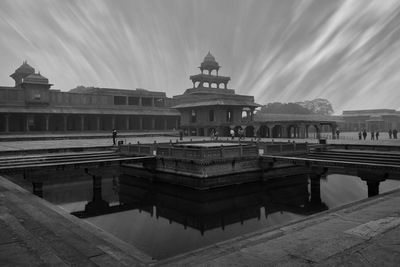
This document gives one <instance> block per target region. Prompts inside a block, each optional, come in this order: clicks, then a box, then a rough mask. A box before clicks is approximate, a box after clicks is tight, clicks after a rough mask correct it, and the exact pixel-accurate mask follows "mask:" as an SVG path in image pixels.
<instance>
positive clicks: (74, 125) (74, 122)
mask: <svg viewBox="0 0 400 267" xmlns="http://www.w3.org/2000/svg"><path fill="white" fill-rule="evenodd" d="M80 128H81V117H80V116H79V115H68V117H67V130H68V131H79V130H80Z"/></svg>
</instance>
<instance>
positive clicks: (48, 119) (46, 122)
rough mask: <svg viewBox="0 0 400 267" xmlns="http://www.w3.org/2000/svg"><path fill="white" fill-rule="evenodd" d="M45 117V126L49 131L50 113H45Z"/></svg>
mask: <svg viewBox="0 0 400 267" xmlns="http://www.w3.org/2000/svg"><path fill="white" fill-rule="evenodd" d="M44 119H45V126H44V127H45V131H46V132H48V131H49V128H50V127H49V121H50V115H45V116H44Z"/></svg>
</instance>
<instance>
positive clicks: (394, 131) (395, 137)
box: [393, 129, 397, 139]
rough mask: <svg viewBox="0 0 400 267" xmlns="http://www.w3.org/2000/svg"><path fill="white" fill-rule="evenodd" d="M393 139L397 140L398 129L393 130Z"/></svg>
mask: <svg viewBox="0 0 400 267" xmlns="http://www.w3.org/2000/svg"><path fill="white" fill-rule="evenodd" d="M393 138H394V139H397V130H396V129H394V130H393Z"/></svg>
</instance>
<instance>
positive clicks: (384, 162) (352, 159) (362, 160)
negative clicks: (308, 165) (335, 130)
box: [307, 154, 400, 166]
mask: <svg viewBox="0 0 400 267" xmlns="http://www.w3.org/2000/svg"><path fill="white" fill-rule="evenodd" d="M307 158H310V159H318V160H335V161H344V162H345V161H348V162H360V163H374V164H381V165H391V166H393V165H400V161H398V160H394V161H390V160H386V159H385V160H377V159H368V158H360V157H343V156H320V155H310V154H309V155H307Z"/></svg>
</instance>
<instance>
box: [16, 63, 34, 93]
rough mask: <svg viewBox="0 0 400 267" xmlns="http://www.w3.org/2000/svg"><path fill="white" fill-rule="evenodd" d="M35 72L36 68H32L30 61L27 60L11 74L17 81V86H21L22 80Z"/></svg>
mask: <svg viewBox="0 0 400 267" xmlns="http://www.w3.org/2000/svg"><path fill="white" fill-rule="evenodd" d="M34 73H35V69H34V68H32V67H31V66H30V65H29V64H28V62H27V61H26V60H25V61H24V62H23V63H22V65H21V66H19V68H18V69H16V70H15V71H14V73H13V74H11V75H10V77H11V78H13V79H14V81H15V87H21V84H22V80H23V79H24V78H25V77H27V76H29V75H31V74H34Z"/></svg>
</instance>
